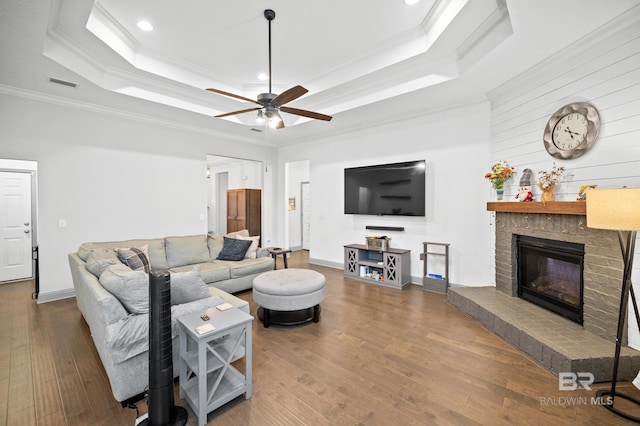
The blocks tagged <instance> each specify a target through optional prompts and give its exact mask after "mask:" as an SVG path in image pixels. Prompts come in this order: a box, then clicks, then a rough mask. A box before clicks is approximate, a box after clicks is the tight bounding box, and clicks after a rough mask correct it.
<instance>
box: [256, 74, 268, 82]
mask: <svg viewBox="0 0 640 426" xmlns="http://www.w3.org/2000/svg"><path fill="white" fill-rule="evenodd" d="M258 80H260V81H267V80H269V76H268V75H266V74H265V73H263V72H262V73H260V74H258Z"/></svg>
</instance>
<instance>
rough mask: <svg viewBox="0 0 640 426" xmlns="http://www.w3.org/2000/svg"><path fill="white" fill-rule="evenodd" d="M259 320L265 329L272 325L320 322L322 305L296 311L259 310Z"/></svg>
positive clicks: (260, 308) (261, 308)
mask: <svg viewBox="0 0 640 426" xmlns="http://www.w3.org/2000/svg"><path fill="white" fill-rule="evenodd" d="M258 318H259V319H260V320H261V321H262V324H263V325H264V327H265V328H268V327H269V326H270V325H287V326H288V325H300V324H306V323H308V322H311V321H313V322H320V305H315V306H312V307H310V308H306V309H298V310H296V311H275V310H273V309H266V308H263V307H259V308H258Z"/></svg>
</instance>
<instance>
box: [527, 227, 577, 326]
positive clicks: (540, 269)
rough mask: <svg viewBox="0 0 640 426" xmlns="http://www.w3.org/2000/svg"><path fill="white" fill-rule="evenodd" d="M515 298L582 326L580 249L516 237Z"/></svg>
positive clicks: (538, 239) (541, 239)
mask: <svg viewBox="0 0 640 426" xmlns="http://www.w3.org/2000/svg"><path fill="white" fill-rule="evenodd" d="M517 253H518V258H517V270H518V274H517V280H518V282H517V288H518V296H519V297H521V298H523V299H525V300H528V301H529V302H532V303H535V304H537V305H539V306H541V307H543V308H546V309H548V310H550V311H552V312H555V313H557V314H559V315H562V316H564V317H565V318H568V319H570V320H572V321H575V322H577V323H579V324H582V291H583V280H582V272H583V264H584V245H583V244H576V243H568V242H564V241H555V240H547V239H543V238H534V237H527V236H524V235H519V236H517Z"/></svg>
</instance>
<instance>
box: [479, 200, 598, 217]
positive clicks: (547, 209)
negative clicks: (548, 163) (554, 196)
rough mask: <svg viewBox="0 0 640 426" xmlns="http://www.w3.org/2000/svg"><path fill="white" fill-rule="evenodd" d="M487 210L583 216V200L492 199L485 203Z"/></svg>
mask: <svg viewBox="0 0 640 426" xmlns="http://www.w3.org/2000/svg"><path fill="white" fill-rule="evenodd" d="M487 211H491V212H504V213H538V214H572V215H579V216H585V215H586V214H587V203H586V202H585V201H548V202H545V203H542V202H539V201H524V202H520V201H516V202H512V201H494V202H488V203H487Z"/></svg>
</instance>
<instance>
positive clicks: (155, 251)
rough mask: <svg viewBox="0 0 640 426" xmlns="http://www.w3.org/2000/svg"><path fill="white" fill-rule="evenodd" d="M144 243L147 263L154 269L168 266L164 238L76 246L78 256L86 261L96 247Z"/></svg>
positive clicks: (127, 245) (135, 245)
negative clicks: (146, 247) (147, 257)
mask: <svg viewBox="0 0 640 426" xmlns="http://www.w3.org/2000/svg"><path fill="white" fill-rule="evenodd" d="M144 245H146V246H149V263H151V265H152V266H153V268H154V269H168V268H169V265H167V255H166V253H165V250H164V238H154V239H146V240H125V241H110V242H104V243H84V244H82V245H81V246H80V247H79V248H78V256H79V257H80V259H82V260H84V261H85V262H86V261H87V259H88V258H89V255H90V254H91V251H92V250H95V249H97V248H108V249H112V250H113V249H116V248H119V247H142V246H144Z"/></svg>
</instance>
